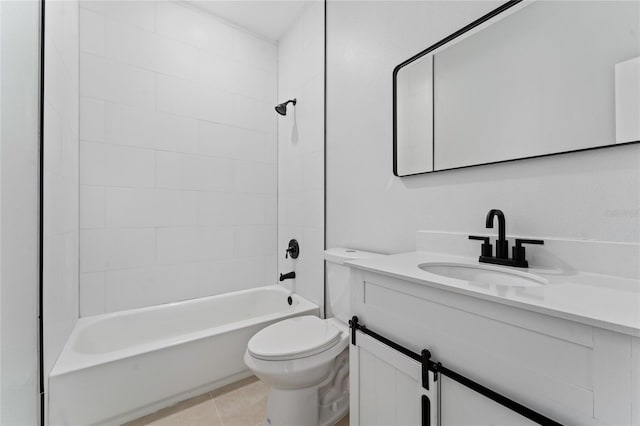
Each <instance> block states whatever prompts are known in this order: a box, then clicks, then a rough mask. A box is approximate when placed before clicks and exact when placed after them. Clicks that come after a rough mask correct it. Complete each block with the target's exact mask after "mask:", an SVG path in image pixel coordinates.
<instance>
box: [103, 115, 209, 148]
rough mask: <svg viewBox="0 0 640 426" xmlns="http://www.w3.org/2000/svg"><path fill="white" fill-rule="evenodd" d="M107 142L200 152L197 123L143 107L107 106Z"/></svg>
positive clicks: (191, 119)
mask: <svg viewBox="0 0 640 426" xmlns="http://www.w3.org/2000/svg"><path fill="white" fill-rule="evenodd" d="M106 123H107V124H106V128H107V135H106V140H107V142H110V143H113V144H118V145H129V146H137V147H140V148H149V149H159V150H166V151H174V152H191V153H195V152H196V151H197V149H198V148H197V145H198V122H197V121H196V120H195V119H193V118H187V117H177V116H175V115H170V114H164V113H160V112H156V111H150V110H147V109H142V108H135V107H129V106H125V105H119V104H113V103H108V104H107V107H106Z"/></svg>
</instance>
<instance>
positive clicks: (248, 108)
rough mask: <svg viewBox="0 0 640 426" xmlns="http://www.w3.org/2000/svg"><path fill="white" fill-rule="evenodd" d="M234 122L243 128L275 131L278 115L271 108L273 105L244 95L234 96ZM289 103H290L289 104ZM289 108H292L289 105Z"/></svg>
mask: <svg viewBox="0 0 640 426" xmlns="http://www.w3.org/2000/svg"><path fill="white" fill-rule="evenodd" d="M234 105H235V120H234V124H235V125H236V126H238V127H243V128H245V129H253V130H261V131H264V132H275V130H276V126H277V124H278V121H277V120H278V117H279V115H278V114H277V113H276V112H275V111H274V110H273V107H274V105H272V104H271V103H269V102H264V101H259V100H256V99H252V98H247V97H245V96H239V95H236V96H235V97H234ZM289 105H291V104H289ZM289 108H292V107H291V106H289Z"/></svg>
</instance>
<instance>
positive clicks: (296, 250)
mask: <svg viewBox="0 0 640 426" xmlns="http://www.w3.org/2000/svg"><path fill="white" fill-rule="evenodd" d="M289 256H291V258H292V259H297V258H298V256H300V245H299V244H298V241H296V240H290V241H289V247H287V249H286V250H285V255H284V257H285V259H288V258H289Z"/></svg>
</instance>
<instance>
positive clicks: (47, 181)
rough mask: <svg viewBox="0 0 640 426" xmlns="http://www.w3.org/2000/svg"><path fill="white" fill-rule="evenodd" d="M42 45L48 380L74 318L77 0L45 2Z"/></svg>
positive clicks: (76, 317) (45, 366)
mask: <svg viewBox="0 0 640 426" xmlns="http://www.w3.org/2000/svg"><path fill="white" fill-rule="evenodd" d="M44 48H45V64H44V65H45V71H44V78H45V80H44V86H45V90H44V216H45V220H44V234H43V244H44V245H43V247H44V261H43V264H44V268H43V272H44V281H43V296H44V305H43V307H44V315H43V318H44V372H45V375H44V376H45V383H47V378H48V374H49V372H50V371H51V368H52V367H53V364H54V363H55V361H56V359H57V358H58V356H59V355H60V352H61V351H62V348H63V347H64V344H65V342H66V341H67V338H68V337H69V334H71V330H73V326H74V325H75V323H76V321H77V319H78V255H79V253H78V232H79V228H78V190H79V182H78V150H79V143H78V133H79V130H78V129H79V124H78V112H79V111H78V98H79V66H78V61H79V50H78V2H77V1H51V0H50V1H47V3H46V5H45V46H44ZM45 389H47V387H46V384H45Z"/></svg>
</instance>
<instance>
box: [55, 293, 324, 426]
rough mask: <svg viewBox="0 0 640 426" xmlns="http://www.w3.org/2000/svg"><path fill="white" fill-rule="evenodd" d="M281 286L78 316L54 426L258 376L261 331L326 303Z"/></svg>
mask: <svg viewBox="0 0 640 426" xmlns="http://www.w3.org/2000/svg"><path fill="white" fill-rule="evenodd" d="M289 294H290V293H289V292H288V291H287V290H285V289H284V288H282V287H280V286H269V287H260V288H256V289H251V290H243V291H238V292H234V293H227V294H223V295H218V296H211V297H206V298H201V299H194V300H188V301H184V302H176V303H171V304H166V305H160V306H153V307H148V308H142V309H134V310H129V311H123V312H115V313H111V314H105V315H98V316H94V317H87V318H81V319H80V320H78V322H77V324H76V326H75V328H74V330H73V332H72V333H71V336H70V337H69V340H68V341H67V343H66V345H65V347H64V350H63V351H62V354H61V355H60V358H59V359H58V361H57V362H56V364H55V366H54V367H53V370H52V371H51V374H50V376H49V399H48V400H49V410H48V412H49V425H51V426H58V425H73V426H78V425H90V424H120V423H122V422H125V421H128V420H131V419H134V418H137V417H139V416H142V415H145V414H148V413H151V412H153V411H156V410H158V409H160V408H162V407H165V406H168V405H171V404H173V403H175V402H178V401H180V400H183V399H186V398H189V397H191V396H195V395H198V394H201V393H204V392H207V391H209V390H213V389H216V388H218V387H221V386H224V385H226V384H228V383H232V382H234V381H236V380H239V379H241V378H244V377H247V376H249V375H250V372H249V371H248V370H247V367H246V366H245V365H244V362H243V360H242V357H243V355H244V351H245V349H246V346H247V342H248V341H249V339H250V338H251V336H253V335H254V334H255V333H256V332H257V331H259V330H260V329H262V328H264V327H265V326H267V325H269V324H272V323H274V322H276V321H280V320H282V319H284V318H288V317H292V316H298V315H308V314H314V315H317V314H318V306H317V305H315V304H313V303H311V302H309V301H308V300H306V299H304V298H302V297H300V296H297V295H292V297H293V304H292V305H291V306H289V304H288V303H287V297H288V296H289Z"/></svg>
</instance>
